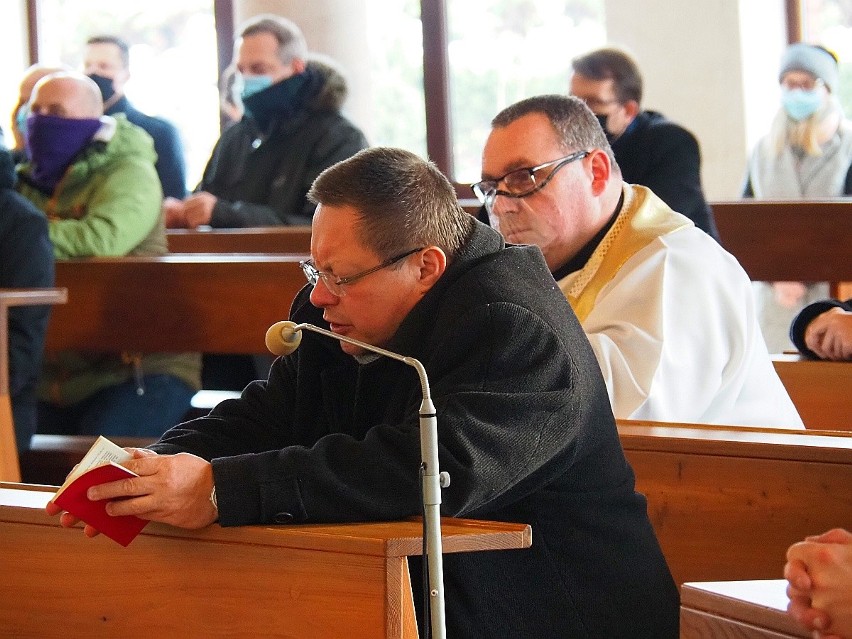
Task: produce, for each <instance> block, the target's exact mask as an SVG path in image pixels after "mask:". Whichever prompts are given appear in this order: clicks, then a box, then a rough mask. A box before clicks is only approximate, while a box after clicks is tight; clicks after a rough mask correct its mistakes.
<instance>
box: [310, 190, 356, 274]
mask: <svg viewBox="0 0 852 639" xmlns="http://www.w3.org/2000/svg"><path fill="white" fill-rule="evenodd" d="M359 217H360V216H359V214H358V212H357V211H356V210H355V208H354V207H351V206H331V205H327V204H326V205H323V204H320V205H318V206H317V210H316V213H315V214H314V219H313V224H312V228H311V255H312V256H313V258H314V259H315V260H316V261H317V264H319V263H320V262H323V263H328V262H329V261H331V262H333V261H336V260H339V259H344V258H348V257H354V256H355V255H358V254H363V253H364V252H366V251H368V249H367V248H366V247H364V246H363V245H362V244H361V242H360V240H359V235H358V233H357V229H358V220H359Z"/></svg>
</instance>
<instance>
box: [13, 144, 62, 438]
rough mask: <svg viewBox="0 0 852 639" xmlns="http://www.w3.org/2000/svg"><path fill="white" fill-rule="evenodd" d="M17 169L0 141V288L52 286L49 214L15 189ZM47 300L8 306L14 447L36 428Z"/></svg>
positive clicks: (47, 308)
mask: <svg viewBox="0 0 852 639" xmlns="http://www.w3.org/2000/svg"><path fill="white" fill-rule="evenodd" d="M14 185H15V170H14V167H13V165H12V157H11V155H10V154H9V152H8V151H7V150H6V149H5V148H4V147H2V146H0V288H40V287H49V286H53V283H54V280H53V246H52V245H51V243H50V238H49V237H48V234H47V218H46V217H45V216H44V214H43V213H42V212H41V211H39V210H38V209H37V208H36V207H35V206H33V205H32V204H31V203H30V202H29V201H28V200H27V199H26V198H24V197H23V196H21V195H19V194H18V193H16V192H15V190H14V188H13V187H14ZM49 315H50V307H49V306H18V307H13V308H11V309H9V318H8V322H9V333H8V338H9V394H10V396H11V398H12V416H13V419H14V421H15V436H16V438H17V442H18V450H26V449H27V448H29V444H30V438H31V437H32V435H33V433H35V430H36V389H37V385H38V378H39V372H40V370H41V360H42V351H43V349H44V335H45V331H46V330H47V320H48V317H49Z"/></svg>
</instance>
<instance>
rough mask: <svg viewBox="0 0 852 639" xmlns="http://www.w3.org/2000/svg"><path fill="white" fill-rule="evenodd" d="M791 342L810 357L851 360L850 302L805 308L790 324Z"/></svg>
mask: <svg viewBox="0 0 852 639" xmlns="http://www.w3.org/2000/svg"><path fill="white" fill-rule="evenodd" d="M790 340H791V341H792V342H793V344H795V345H796V348H798V349H799V352H801V353H803V354H805V355H807V356H809V357H814V358H818V359H831V360H850V359H852V300H846V301H845V302H841V301H840V300H822V301H820V302H814V303H813V304H809V305H807V306H806V307H805V308H803V309H802V310H801V311H800V312H799V314H798V315H797V316H796V318H795V319H794V320H793V323H792V324H791V325H790Z"/></svg>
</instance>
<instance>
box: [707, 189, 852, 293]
mask: <svg viewBox="0 0 852 639" xmlns="http://www.w3.org/2000/svg"><path fill="white" fill-rule="evenodd" d="M711 208H712V209H713V216H714V218H715V219H716V226H717V227H718V229H719V237H720V239H721V241H722V246H724V247H725V249H727V251H728V252H730V253H731V254H732V255H733V256H734V257H736V258H737V260H738V261H739V263H740V264H742V267H743V268H744V269H745V271H746V273H748V275H749V277H750V278H751V279H752V280H754V281H760V282H779V281H781V282H783V281H798V282H829V283H830V284H831V288H832V296H834V297H838V296H840V295H841V293H840V286H841V283H842V282H849V281H852V260H849V258H848V255H849V238H850V237H852V199H846V200H814V201H807V202H802V201H799V202H797V201H760V200H738V201H732V202H715V203H712V204H711Z"/></svg>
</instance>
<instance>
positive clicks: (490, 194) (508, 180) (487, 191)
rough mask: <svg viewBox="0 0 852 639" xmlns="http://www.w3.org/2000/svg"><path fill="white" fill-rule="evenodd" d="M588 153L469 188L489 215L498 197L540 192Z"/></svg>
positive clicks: (581, 152) (518, 171) (516, 172)
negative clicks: (542, 174) (544, 173)
mask: <svg viewBox="0 0 852 639" xmlns="http://www.w3.org/2000/svg"><path fill="white" fill-rule="evenodd" d="M589 153H591V151H577V152H576V153H572V154H571V155H566V156H565V157H564V158H559V159H557V160H551V161H550V162H545V163H544V164H539V165H538V166H532V167H529V168H525V169H515V170H514V171H509V172H508V173H507V174H506V175H504V176H503V177H499V178H497V179H496V180H482V181H481V182H477V183H476V184H471V185H470V188H472V189H473V193H474V195H476V197H478V198H479V201H480V202H482V203H483V204H484V205H485V208H486V209H487V210H488V212H489V213H490V212H491V209H492V207H493V206H494V200H495V199H496V198H497V196H498V195H505V196H506V197H513V198H522V197H527V196H528V195H532V194H533V193H535V192H536V191H540V190H541V189H543V188H544V187H545V186H547V183H548V182H550V180H552V179H553V176H554V175H556V172H557V171H558V170H559V169H561V168H562V167H563V166H565V165H566V164H570V163H571V162H574V161H575V160H581V159H583V158H584V157H586V156H587V155H588V154H589ZM551 166H552V167H553V170H552V171H551V172H550V173H549V174H548V175H547V177H545V178H544V179H543V180H541V181H539V180H538V173H540V172H541V171H544V170H545V169H547V168H549V167H551ZM500 182H503V184H505V185H506V190H505V191H503V190H500V189H498V188H497V185H498V184H500Z"/></svg>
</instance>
